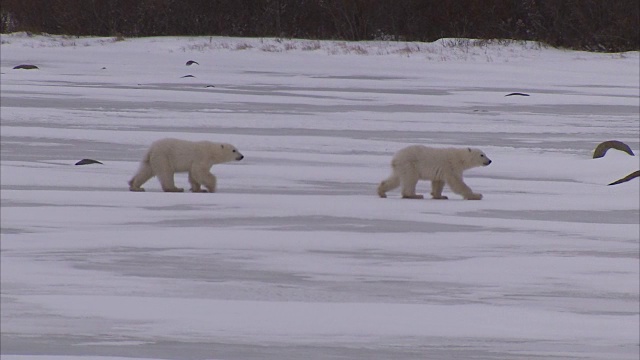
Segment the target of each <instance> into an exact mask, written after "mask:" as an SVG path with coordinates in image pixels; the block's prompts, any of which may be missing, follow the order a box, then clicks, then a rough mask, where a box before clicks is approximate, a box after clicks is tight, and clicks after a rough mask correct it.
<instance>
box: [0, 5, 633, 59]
mask: <svg viewBox="0 0 640 360" xmlns="http://www.w3.org/2000/svg"><path fill="white" fill-rule="evenodd" d="M639 6H640V5H638V1H637V0H615V1H610V0H441V1H431V0H402V1H397V0H139V1H130V0H2V8H1V11H0V32H2V33H6V32H13V31H29V32H35V33H41V32H44V33H50V34H66V35H78V36H84V35H94V36H165V35H221V36H246V37H288V38H307V39H342V40H375V39H378V40H403V41H434V40H437V39H440V38H443V37H458V38H479V39H515V40H537V41H542V42H545V43H548V44H550V45H553V46H558V47H567V48H574V49H582V50H590V51H626V50H639V49H640V40H639V37H640V31H639V16H640V15H639V13H640V11H639Z"/></svg>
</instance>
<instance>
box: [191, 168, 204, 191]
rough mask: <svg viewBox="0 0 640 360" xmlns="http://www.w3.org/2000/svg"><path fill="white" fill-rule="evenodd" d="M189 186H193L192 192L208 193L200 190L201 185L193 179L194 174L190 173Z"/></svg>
mask: <svg viewBox="0 0 640 360" xmlns="http://www.w3.org/2000/svg"><path fill="white" fill-rule="evenodd" d="M189 184H191V189H190V190H191V192H194V193H195V192H207V191H206V190H202V189H201V188H200V183H198V182H197V181H196V180H195V179H194V177H193V172H192V171H189Z"/></svg>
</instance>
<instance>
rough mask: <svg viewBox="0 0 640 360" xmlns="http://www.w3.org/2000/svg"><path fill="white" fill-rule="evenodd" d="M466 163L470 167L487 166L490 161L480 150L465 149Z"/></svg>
mask: <svg viewBox="0 0 640 360" xmlns="http://www.w3.org/2000/svg"><path fill="white" fill-rule="evenodd" d="M467 155H468V156H467V163H468V165H469V166H470V167H476V166H487V165H489V164H491V159H489V157H488V156H487V155H485V153H484V152H482V150H480V149H473V148H467Z"/></svg>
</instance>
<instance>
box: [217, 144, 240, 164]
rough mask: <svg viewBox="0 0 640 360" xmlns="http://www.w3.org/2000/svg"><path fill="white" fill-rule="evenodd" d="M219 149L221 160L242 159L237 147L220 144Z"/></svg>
mask: <svg viewBox="0 0 640 360" xmlns="http://www.w3.org/2000/svg"><path fill="white" fill-rule="evenodd" d="M220 150H222V151H221V152H220V160H222V161H223V162H227V161H234V160H235V161H240V160H242V159H244V155H242V154H241V153H240V151H238V149H236V147H235V146H233V145H231V144H220Z"/></svg>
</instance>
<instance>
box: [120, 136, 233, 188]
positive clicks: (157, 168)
mask: <svg viewBox="0 0 640 360" xmlns="http://www.w3.org/2000/svg"><path fill="white" fill-rule="evenodd" d="M243 158H244V156H243V155H242V154H241V153H240V152H239V151H238V150H237V149H236V148H235V147H234V146H233V145H231V144H225V143H215V142H210V141H187V140H179V139H171V138H169V139H162V140H158V141H156V142H154V143H153V144H151V147H149V150H148V151H147V153H146V155H145V156H144V158H143V159H142V162H141V163H140V168H139V169H138V172H137V173H136V174H135V175H134V176H133V178H132V179H131V180H129V190H131V191H144V189H143V188H142V187H141V186H142V184H144V183H145V182H147V180H149V179H151V178H152V177H154V176H157V177H158V180H160V185H161V186H162V190H163V191H166V192H183V191H184V189H181V188H178V187H176V185H175V183H174V180H173V175H174V174H175V173H177V172H188V173H189V184H191V191H193V192H207V191H208V192H215V191H216V177H215V176H214V175H213V174H211V172H209V169H211V166H213V165H214V164H220V163H224V162H229V161H234V160H235V161H240V160H242V159H243ZM201 185H204V187H206V188H207V190H206V191H205V190H201V189H200V186H201Z"/></svg>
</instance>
